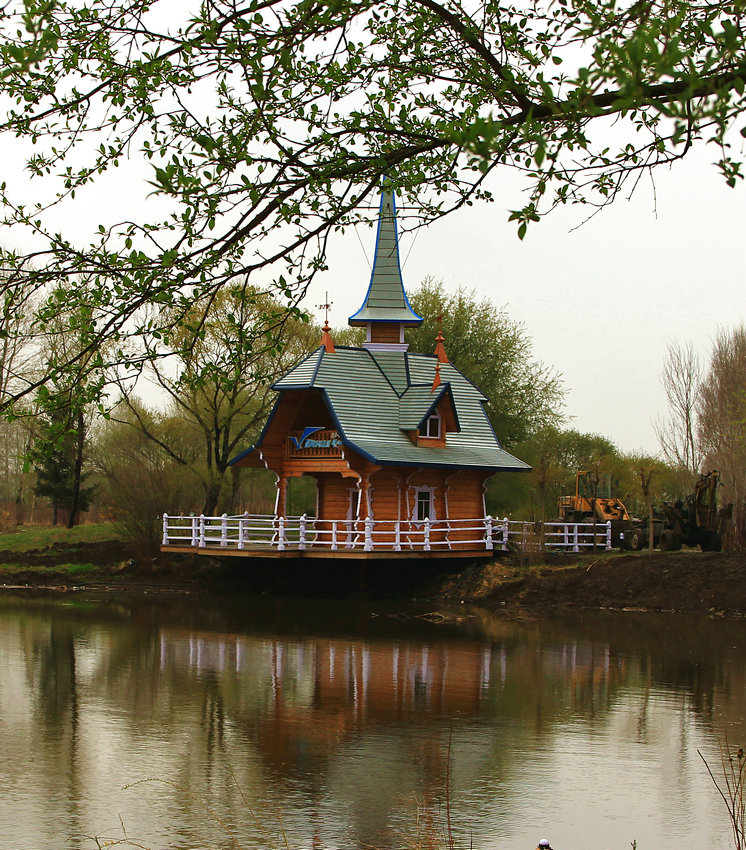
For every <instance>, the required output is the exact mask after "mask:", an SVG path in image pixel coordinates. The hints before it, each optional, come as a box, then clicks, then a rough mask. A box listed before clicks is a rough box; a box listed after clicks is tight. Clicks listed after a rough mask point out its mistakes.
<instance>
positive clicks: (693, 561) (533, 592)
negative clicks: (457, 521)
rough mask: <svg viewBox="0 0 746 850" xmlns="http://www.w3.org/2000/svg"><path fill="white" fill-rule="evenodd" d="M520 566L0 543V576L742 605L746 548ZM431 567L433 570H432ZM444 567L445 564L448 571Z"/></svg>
mask: <svg viewBox="0 0 746 850" xmlns="http://www.w3.org/2000/svg"><path fill="white" fill-rule="evenodd" d="M547 560H548V563H547V564H545V565H542V566H539V567H528V566H525V565H521V564H520V563H516V562H514V561H511V560H510V559H507V560H495V561H490V562H487V563H484V562H472V563H471V564H470V565H468V566H467V564H466V563H465V562H463V561H454V562H450V563H449V562H444V561H435V562H423V561H418V562H417V563H416V564H414V563H413V564H411V565H410V566H409V567H407V566H406V565H405V564H403V563H402V562H398V561H397V562H391V563H390V564H389V563H388V562H382V561H376V562H371V563H370V564H367V565H366V566H365V568H364V569H361V562H359V561H358V562H352V563H350V562H342V561H329V562H325V561H299V562H298V563H297V564H294V563H293V562H292V561H284V562H282V563H281V564H280V563H279V562H277V561H272V562H268V563H263V564H262V563H256V562H251V563H249V562H246V561H243V560H242V559H235V558H234V559H222V560H221V559H218V558H205V557H196V556H195V557H179V558H173V557H172V558H155V559H151V558H145V559H143V558H137V557H136V553H135V551H134V550H133V548H132V547H131V546H130V545H128V544H126V543H123V542H116V541H108V542H97V543H78V544H75V545H67V544H57V545H55V546H53V547H49V548H46V549H40V550H35V551H30V552H15V551H14V552H8V551H0V585H5V586H6V587H7V586H16V587H17V586H24V585H28V586H32V587H65V588H68V589H69V588H71V587H76V586H85V587H88V588H93V587H107V588H135V589H136V588H150V587H153V588H162V589H169V590H179V589H185V590H187V589H194V590H211V589H216V590H222V591H225V589H226V587H235V588H238V587H240V589H241V590H243V591H246V592H249V593H251V592H270V593H278V594H291V595H292V594H305V595H322V596H323V595H330V596H335V595H336V596H339V595H345V594H348V593H359V592H360V591H361V590H362V591H364V592H367V593H370V594H371V595H374V596H389V597H396V596H401V597H404V598H412V597H418V598H424V597H440V598H445V599H449V600H459V601H460V600H463V601H464V602H476V603H479V604H481V605H484V606H487V607H492V608H498V607H500V608H502V607H524V608H543V607H551V606H566V607H583V608H634V609H647V610H651V611H717V612H723V613H729V614H730V613H733V614H735V613H739V614H746V552H728V553H717V552H699V551H682V552H656V553H654V554H652V555H650V554H649V553H640V554H610V553H603V554H600V555H599V556H598V557H594V556H592V555H586V556H584V557H583V558H582V559H580V560H579V559H577V557H576V558H575V559H572V558H571V557H569V556H564V555H563V556H548V558H547ZM436 570H437V571H438V572H437V573H436V572H435V571H436ZM449 570H450V571H449Z"/></svg>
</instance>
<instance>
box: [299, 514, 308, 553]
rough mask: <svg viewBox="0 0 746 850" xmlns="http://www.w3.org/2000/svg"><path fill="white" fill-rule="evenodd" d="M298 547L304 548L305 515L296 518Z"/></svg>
mask: <svg viewBox="0 0 746 850" xmlns="http://www.w3.org/2000/svg"><path fill="white" fill-rule="evenodd" d="M298 548H299V549H305V548H306V515H305V514H303V516H302V517H300V518H299V519H298Z"/></svg>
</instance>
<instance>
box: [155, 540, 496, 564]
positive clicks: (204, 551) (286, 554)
mask: <svg viewBox="0 0 746 850" xmlns="http://www.w3.org/2000/svg"><path fill="white" fill-rule="evenodd" d="M161 552H165V553H166V554H168V555H204V556H206V557H209V558H257V559H259V558H261V559H264V558H272V559H289V560H298V559H309V558H311V559H316V560H325V561H330V560H336V561H342V560H347V561H377V560H387V561H391V560H402V561H412V560H418V561H419V560H433V558H435V559H441V558H449V559H452V558H472V559H473V558H492V557H494V555H495V552H494V551H493V550H491V549H490V550H487V549H485V548H484V547H483V548H481V549H436V550H432V549H431V550H430V551H424V550H422V549H407V550H404V551H401V552H396V551H394V550H392V549H378V550H374V551H371V552H366V551H365V550H364V549H335V550H331V549H330V548H329V547H328V546H327V547H322V546H319V547H317V548H314V547H308V548H306V549H285V550H283V551H278V550H277V548H276V547H274V546H266V545H265V546H247V547H246V548H244V549H236V548H233V549H230V548H227V547H222V546H219V545H217V546H216V545H209V546H178V545H174V544H172V543H170V544H169V545H167V546H161Z"/></svg>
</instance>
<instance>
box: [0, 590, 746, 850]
mask: <svg viewBox="0 0 746 850" xmlns="http://www.w3.org/2000/svg"><path fill="white" fill-rule="evenodd" d="M370 604H371V603H365V602H358V601H352V602H344V603H329V602H324V603H321V602H315V601H292V600H287V599H286V600H278V599H268V598H265V599H248V598H247V599H243V598H240V597H233V598H230V599H219V598H213V597H209V598H192V597H180V596H168V597H165V596H142V595H140V596H121V597H114V596H98V597H97V596H93V595H90V596H89V595H84V594H67V595H62V596H56V597H52V596H48V597H47V596H40V595H13V594H11V593H5V594H3V595H0V670H1V671H2V675H1V676H0V755H1V758H0V788H2V793H1V794H0V824H2V836H1V837H0V846H1V847H3V848H10V850H31V848H34V850H39V848H44V850H47V848H50V850H52V848H53V850H59V848H63V847H70V848H95V847H96V846H97V844H96V837H98V841H99V842H100V843H101V844H103V842H104V839H109V840H113V839H119V840H124V839H125V838H126V839H127V841H129V842H131V843H132V845H137V846H144V847H150V848H154V850H155V848H208V847H209V848H212V850H215V848H223V847H225V848H228V847H234V848H235V847H240V848H245V849H246V848H253V847H261V848H271V847H285V846H286V844H285V841H287V846H289V847H292V848H338V847H339V848H353V847H374V848H381V850H388V848H401V847H405V846H412V847H413V846H432V845H431V844H428V842H432V841H434V840H436V839H437V838H438V836H439V835H440V836H443V834H444V831H447V829H448V823H449V822H450V827H451V830H452V835H453V840H454V844H455V846H456V847H460V848H476V850H483V849H484V850H486V848H490V850H503V849H504V850H531V848H533V847H535V846H536V843H537V841H538V839H539V838H543V837H547V838H549V839H550V840H551V842H552V846H553V847H554V848H556V850H578V848H589V850H590V849H591V848H597V849H598V850H604V848H610V850H611V848H615V850H629V848H630V846H631V844H632V842H636V846H637V848H638V850H652V848H656V850H659V848H666V847H671V848H673V847H676V848H677V850H681V848H697V850H703V848H720V847H722V848H726V847H728V846H730V845H731V838H730V832H729V824H728V821H727V818H726V816H725V813H724V807H723V803H722V801H721V800H720V799H719V798H718V796H717V792H716V791H715V789H714V787H713V785H712V781H711V780H710V778H709V776H708V775H707V771H706V768H705V765H704V763H703V762H702V760H701V758H700V756H699V755H698V751H701V753H702V755H703V756H704V757H705V758H706V759H707V760H708V761H709V762H710V764H712V765H713V766H716V765H717V763H718V752H719V750H718V746H719V744H718V741H719V740H722V738H723V736H724V735H726V734H727V736H728V739H729V742H730V744H731V745H732V748H737V746H738V745H739V744H741V743H743V741H744V740H746V736H745V735H744V733H745V732H746V728H745V725H744V714H745V712H744V696H746V639H745V631H744V624H743V623H742V622H741V621H740V620H725V619H708V618H705V617H697V618H694V617H686V616H682V615H651V614H641V613H626V614H625V613H611V612H589V613H577V612H573V613H564V614H561V613H555V614H545V615H542V617H541V619H536V620H522V621H519V620H515V619H509V618H508V617H507V616H504V617H499V616H494V615H487V614H485V613H480V612H475V611H472V610H470V609H467V608H465V607H463V606H462V607H460V608H459V609H458V610H457V611H456V612H455V613H456V614H457V615H458V619H455V618H454V617H453V616H452V615H451V613H452V612H444V613H446V614H448V616H447V617H445V618H443V617H440V616H434V617H431V618H425V619H422V618H419V617H415V616H411V615H412V612H411V611H408V612H407V614H404V613H402V609H397V608H396V606H391V604H390V603H387V605H388V607H384V606H383V605H375V604H373V605H374V607H373V609H372V610H371V608H370V607H369V606H370ZM422 613H429V612H427V611H426V610H423V612H422ZM441 613H443V612H441ZM431 620H435V621H436V622H431ZM283 835H284V836H285V837H283ZM417 842H419V844H417ZM120 846H121V845H120ZM441 846H443V847H447V846H448V840H447V838H446V839H445V840H444V841H443V842H442V845H441Z"/></svg>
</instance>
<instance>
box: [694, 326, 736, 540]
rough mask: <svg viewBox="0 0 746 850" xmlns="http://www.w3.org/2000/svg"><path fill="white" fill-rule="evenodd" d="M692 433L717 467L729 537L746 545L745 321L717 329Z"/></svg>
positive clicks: (710, 463) (708, 460) (708, 464)
mask: <svg viewBox="0 0 746 850" xmlns="http://www.w3.org/2000/svg"><path fill="white" fill-rule="evenodd" d="M697 420H698V428H697V435H698V439H699V442H700V445H701V447H702V453H703V457H704V461H705V464H706V465H707V466H708V467H709V468H711V469H718V470H720V480H721V481H722V482H723V500H724V501H727V502H732V503H733V507H734V510H733V527H732V534H731V535H730V537H731V539H728V535H726V544H728V545H730V546H731V547H734V548H739V549H740V548H743V546H744V545H746V504H745V500H746V326H744V325H740V326H738V327H737V328H734V329H733V330H731V331H729V330H726V329H724V328H721V329H720V330H718V333H717V336H716V338H715V344H714V347H713V351H712V358H711V360H710V367H709V370H708V372H707V375H706V376H705V378H704V380H703V381H702V384H701V387H700V392H699V396H698V400H697Z"/></svg>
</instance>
